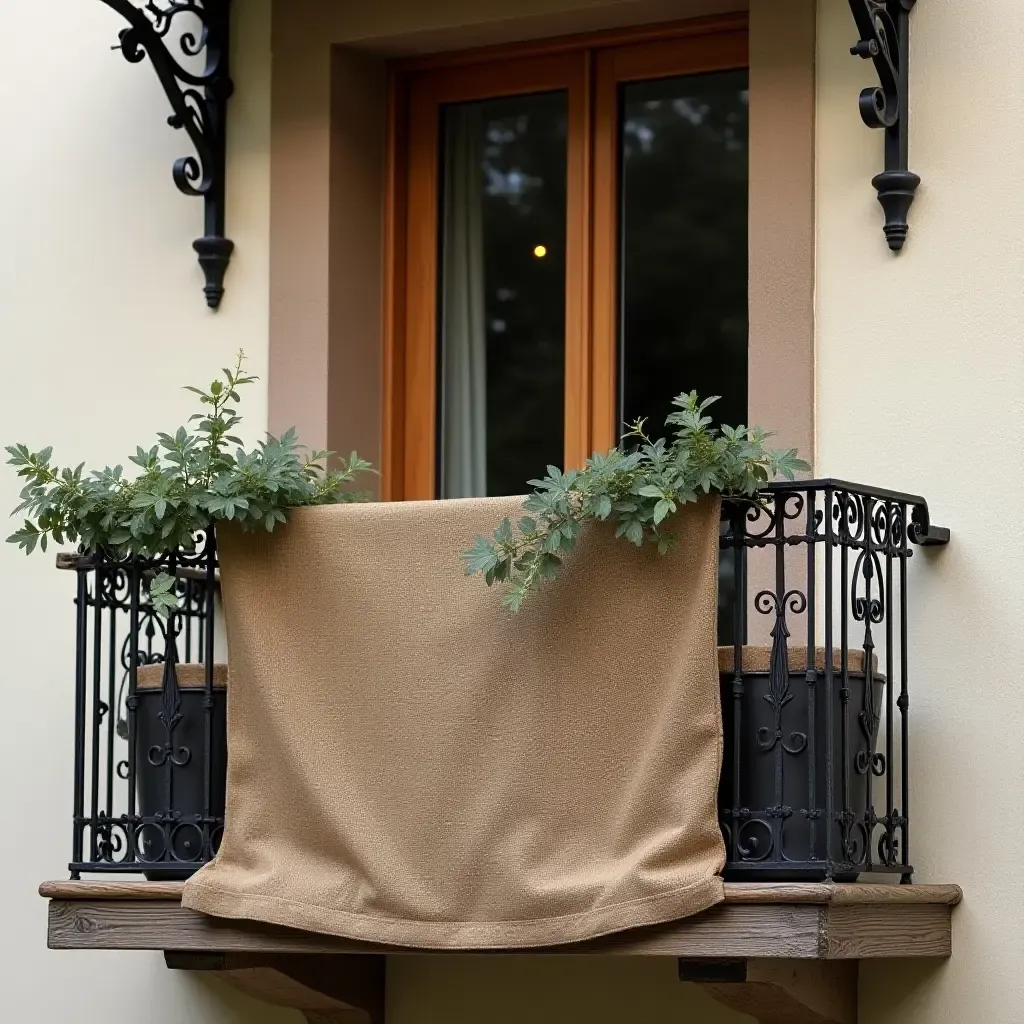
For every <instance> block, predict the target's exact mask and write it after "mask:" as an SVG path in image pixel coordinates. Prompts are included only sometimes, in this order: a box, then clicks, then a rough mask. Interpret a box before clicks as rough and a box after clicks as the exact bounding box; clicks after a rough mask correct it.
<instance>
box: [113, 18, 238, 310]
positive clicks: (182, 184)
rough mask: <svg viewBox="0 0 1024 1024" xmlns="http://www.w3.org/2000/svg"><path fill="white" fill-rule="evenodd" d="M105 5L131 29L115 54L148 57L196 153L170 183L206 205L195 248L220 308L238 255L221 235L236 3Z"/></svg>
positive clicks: (213, 303)
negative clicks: (233, 8)
mask: <svg viewBox="0 0 1024 1024" xmlns="http://www.w3.org/2000/svg"><path fill="white" fill-rule="evenodd" d="M101 2H102V3H105V4H106V5H107V6H108V7H110V8H112V9H113V10H115V11H117V13H118V14H120V15H121V17H123V18H124V19H125V21H127V22H128V27H127V28H125V29H122V30H121V33H120V35H119V39H120V42H119V43H118V45H117V46H116V47H114V49H117V50H120V51H121V52H122V54H124V58H125V60H127V61H128V62H129V63H130V64H138V63H140V62H141V61H142V60H144V59H145V57H146V56H147V55H148V56H149V59H150V61H151V62H152V64H153V68H154V70H155V71H156V74H157V77H158V78H159V79H160V84H161V85H162V86H163V90H164V92H165V93H166V94H167V99H168V100H169V101H170V104H171V109H172V113H171V116H170V117H169V118H168V119H167V123H168V124H169V125H170V126H171V127H172V128H175V129H179V130H180V129H184V130H185V132H186V134H187V135H188V137H189V139H190V140H191V142H192V145H193V147H194V149H195V154H194V155H191V156H184V157H181V158H180V159H179V160H176V161H175V163H174V168H173V177H174V184H175V185H176V186H177V187H178V189H179V191H181V192H183V193H184V194H185V195H187V196H195V197H197V198H200V199H202V200H203V203H204V206H205V223H204V231H203V236H202V237H201V238H197V239H196V241H195V242H194V243H193V248H194V249H195V251H196V253H197V254H198V256H199V265H200V266H201V267H202V268H203V273H204V275H205V277H206V286H205V288H204V289H203V290H204V293H205V295H206V303H207V305H208V306H209V307H210V308H211V309H217V308H219V306H220V302H221V299H222V298H223V296H224V275H225V273H226V272H227V268H228V264H229V262H230V261H231V254H232V252H233V251H234V248H235V246H234V243H233V242H232V241H230V239H228V238H226V237H225V234H224V222H225V165H226V163H227V151H226V126H227V104H228V100H229V99H230V98H231V93H232V91H233V85H232V82H231V76H230V73H229V44H230V34H231V29H230V22H231V0H147V2H146V3H145V4H144V6H142V7H137V6H136V5H135V4H134V3H132V2H131V0H101ZM168 37H170V40H169V41H170V43H171V45H168V42H167V41H165V40H168ZM172 48H173V49H175V50H177V51H180V56H176V55H175V54H174V53H173V52H172ZM199 62H202V64H203V67H202V69H201V70H199V69H198V63H199ZM193 63H195V64H196V65H197V66H196V67H195V68H194V67H192V64H193Z"/></svg>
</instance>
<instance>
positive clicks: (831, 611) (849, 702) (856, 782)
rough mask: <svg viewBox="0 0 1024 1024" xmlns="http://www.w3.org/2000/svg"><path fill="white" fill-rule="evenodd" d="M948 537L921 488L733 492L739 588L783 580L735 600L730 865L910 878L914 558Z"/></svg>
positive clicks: (725, 695) (748, 872) (727, 790)
mask: <svg viewBox="0 0 1024 1024" xmlns="http://www.w3.org/2000/svg"><path fill="white" fill-rule="evenodd" d="M926 538H931V539H926ZM948 539H949V532H948V531H947V530H942V529H940V528H937V527H934V526H932V525H931V522H930V517H929V514H928V507H927V505H926V504H925V502H924V500H923V499H922V498H919V497H917V496H914V495H906V494H899V493H895V492H890V491H881V490H872V489H869V488H864V487H860V486H858V485H854V484H848V483H845V482H842V481H831V480H829V481H812V482H810V483H800V484H793V485H784V486H778V485H773V486H772V487H771V488H769V490H768V491H767V492H765V493H763V494H762V495H761V496H759V498H758V499H756V500H753V501H727V502H726V504H725V508H724V510H723V535H722V548H723V550H730V549H731V550H734V551H739V552H742V555H741V557H740V558H737V559H736V560H735V561H736V563H738V564H742V565H743V569H742V570H737V573H738V574H739V573H740V572H741V571H742V574H743V576H744V578H743V580H742V581H741V580H740V579H737V583H736V591H737V593H738V594H741V595H742V594H743V593H744V592H745V590H746V589H747V587H748V586H749V585H750V583H751V582H752V581H753V580H754V579H759V580H761V579H764V578H765V577H766V576H768V577H773V579H772V583H771V585H770V586H767V587H765V588H764V589H761V590H759V591H758V592H757V593H756V594H755V595H754V596H753V598H752V600H750V599H748V598H746V597H741V598H740V599H738V600H737V601H736V602H735V605H734V608H733V612H734V616H735V621H734V623H733V627H732V636H733V638H734V643H733V646H732V648H731V655H732V665H731V670H730V671H723V673H722V705H723V714H724V716H725V725H726V763H725V764H724V766H723V786H722V789H721V792H720V794H719V817H720V821H721V825H722V830H723V834H724V836H725V839H726V846H727V857H728V864H727V868H726V873H727V877H733V878H736V879H743V878H747V879H752V880H753V879H772V878H775V879H778V880H797V879H800V878H807V879H810V878H820V879H840V880H847V879H852V878H855V877H856V876H857V875H859V874H861V873H864V872H881V873H888V874H894V875H899V876H901V878H902V879H903V880H909V879H910V878H911V876H912V873H913V867H912V864H911V861H910V851H909V813H908V805H909V774H910V746H909V735H910V733H909V714H910V701H909V622H908V601H907V596H908V593H907V592H908V571H907V570H908V562H909V560H910V558H911V557H912V556H913V548H912V545H913V544H916V543H921V542H926V543H930V544H943V543H946V542H948ZM769 560H770V563H769ZM769 564H770V567H769ZM748 600H749V607H748V606H747V605H748ZM759 627H760V628H759ZM750 634H757V635H759V636H769V637H770V640H769V641H768V642H767V644H766V645H765V646H764V647H758V646H757V645H756V644H755V643H754V642H753V641H750V642H749V645H748V643H745V642H744V640H745V638H747V637H748V636H749V635H750ZM795 636H797V637H799V640H798V641H797V642H798V643H799V646H797V647H794V642H795V641H794V637H795Z"/></svg>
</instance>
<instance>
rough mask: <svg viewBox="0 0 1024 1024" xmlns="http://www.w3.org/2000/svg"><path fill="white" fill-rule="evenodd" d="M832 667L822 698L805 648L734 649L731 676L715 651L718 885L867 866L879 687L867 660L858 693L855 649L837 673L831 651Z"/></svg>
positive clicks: (821, 657) (725, 658)
mask: <svg viewBox="0 0 1024 1024" xmlns="http://www.w3.org/2000/svg"><path fill="white" fill-rule="evenodd" d="M780 658H781V659H784V660H783V661H780ZM773 660H774V662H775V664H774V665H773ZM786 661H788V670H783V669H782V667H781V665H782V664H785V662H786ZM873 661H874V659H872V662H873ZM832 662H833V671H832V679H831V701H830V700H829V685H828V682H827V679H826V673H825V663H826V658H825V652H824V650H822V649H819V650H818V651H817V654H816V657H815V659H814V664H813V665H811V666H808V659H807V651H806V648H794V649H791V650H790V651H788V654H787V652H786V651H785V649H783V651H782V652H781V654H778V653H777V654H776V655H775V657H774V659H773V656H772V652H771V650H770V649H769V648H757V647H745V648H744V649H743V655H742V663H743V670H742V673H741V674H740V675H739V676H738V677H737V675H736V673H735V672H734V670H733V665H734V650H733V648H731V647H730V648H721V649H720V651H719V670H720V674H721V694H722V718H723V726H724V748H723V758H722V778H721V784H720V787H719V800H718V806H719V820H720V822H721V825H722V831H723V834H724V836H725V840H726V855H727V858H728V862H727V865H726V869H725V877H726V880H728V881H744V882H755V881H774V882H784V881H792V882H807V881H823V880H826V879H831V880H834V881H837V882H843V881H854V880H856V878H857V876H858V874H859V872H860V870H861V869H862V868H864V867H866V866H867V862H868V859H869V847H870V843H871V842H872V838H873V834H874V831H875V827H876V825H877V822H872V820H871V811H870V808H871V799H870V797H871V793H870V787H871V783H872V781H873V780H875V778H876V776H877V775H880V774H884V769H885V762H884V757H883V756H882V755H881V754H879V753H877V752H876V744H877V742H878V726H879V718H878V709H880V708H881V707H882V701H883V697H884V687H885V679H884V677H883V676H881V675H879V674H878V673H877V670H876V667H875V665H874V664H873V663H872V666H871V692H870V694H869V692H868V675H867V674H866V673H865V671H864V666H865V656H864V652H863V651H853V652H850V653H849V654H848V656H847V664H846V671H845V673H844V671H843V664H842V657H841V655H840V652H839V651H838V650H835V651H833V657H832ZM830 704H831V709H830ZM830 718H831V732H832V743H831V744H829V742H828V734H829V720H830ZM830 755H831V763H830ZM830 816H831V821H830ZM830 832H831V835H830V834H829V833H830ZM829 865H831V868H830V867H829Z"/></svg>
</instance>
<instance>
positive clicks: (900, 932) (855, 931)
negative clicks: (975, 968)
mask: <svg viewBox="0 0 1024 1024" xmlns="http://www.w3.org/2000/svg"><path fill="white" fill-rule="evenodd" d="M824 925H825V927H824V941H825V946H824V949H823V955H824V956H825V957H827V958H828V959H830V960H850V959H854V960H867V959H875V958H885V957H892V956H907V957H940V958H947V957H949V956H952V954H953V936H952V907H951V906H948V905H944V904H935V903H909V904H902V905H900V904H892V903H888V904H884V903H860V904H846V905H840V906H829V907H827V908H826V910H825V922H824Z"/></svg>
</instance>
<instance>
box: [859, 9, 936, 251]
mask: <svg viewBox="0 0 1024 1024" xmlns="http://www.w3.org/2000/svg"><path fill="white" fill-rule="evenodd" d="M916 2H917V0H850V9H851V10H852V11H853V17H854V20H855V21H856V22H857V29H858V30H859V32H860V41H859V42H858V43H857V44H856V46H854V47H853V48H852V49H851V50H850V52H851V53H852V54H853V55H854V56H856V57H863V58H864V59H865V60H870V61H871V62H872V63H873V64H874V65H875V72H876V74H877V75H878V81H879V85H877V86H874V87H872V88H869V89H865V90H864V91H863V92H862V93H861V94H860V116H861V117H862V118H863V120H864V123H865V124H866V125H867V126H868V127H869V128H881V129H882V130H883V131H884V132H885V170H884V171H882V173H881V174H878V175H876V176H875V177H874V178H873V179H872V181H871V184H872V185H874V186H875V190H876V191H877V192H878V201H879V202H880V203H881V204H882V209H883V210H884V211H885V229H884V230H885V239H886V241H887V242H888V243H889V248H890V249H892V251H893V252H899V251H900V250H901V249H902V248H903V243H904V242H905V241H906V240H907V231H908V227H907V217H908V215H909V213H910V207H911V205H912V204H913V202H914V195H915V193H916V192H917V187H918V185H920V184H921V179H920V178H919V177H918V176H917V175H916V174H914V173H913V172H912V171H911V170H910V168H909V166H908V164H909V160H910V145H909V116H908V106H909V102H908V95H909V80H910V79H909V66H908V56H909V49H910V12H911V11H912V10H913V9H914V4H915V3H916Z"/></svg>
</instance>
